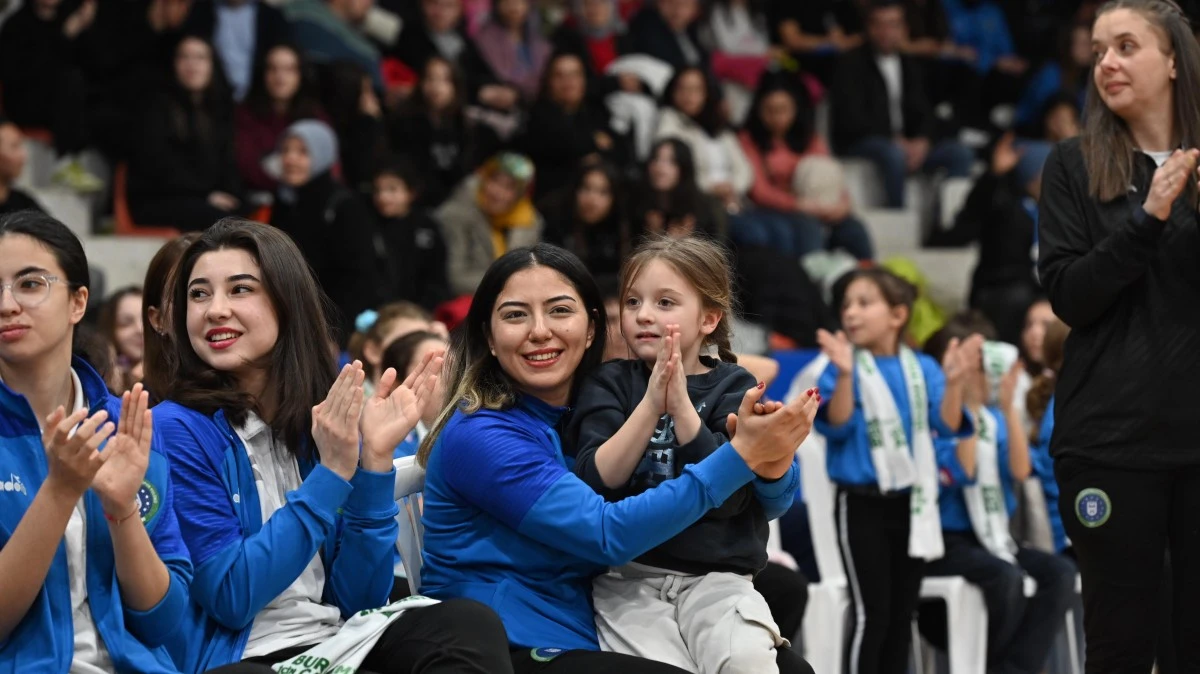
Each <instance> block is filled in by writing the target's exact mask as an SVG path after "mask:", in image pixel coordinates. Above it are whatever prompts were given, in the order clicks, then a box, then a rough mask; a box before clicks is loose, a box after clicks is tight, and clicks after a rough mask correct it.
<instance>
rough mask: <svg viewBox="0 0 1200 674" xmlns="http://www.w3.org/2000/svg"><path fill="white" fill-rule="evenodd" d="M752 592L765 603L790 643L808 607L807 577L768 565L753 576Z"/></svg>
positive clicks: (780, 567) (784, 567) (785, 568)
mask: <svg viewBox="0 0 1200 674" xmlns="http://www.w3.org/2000/svg"><path fill="white" fill-rule="evenodd" d="M754 589H755V590H758V593H759V594H761V595H762V596H763V599H766V600H767V606H769V607H770V608H771V617H772V618H774V619H775V623H776V624H777V625H779V631H780V633H782V634H783V636H784V638H785V639H789V640H794V639H795V638H796V635H797V633H798V632H799V631H800V625H801V624H802V623H803V622H804V609H805V608H806V607H807V606H808V578H805V577H804V574H803V573H802V572H800V571H792V570H791V569H789V568H787V567H786V566H781V565H779V564H772V563H770V562H768V563H767V568H765V569H763V570H762V571H759V572H758V575H757V576H755V577H754Z"/></svg>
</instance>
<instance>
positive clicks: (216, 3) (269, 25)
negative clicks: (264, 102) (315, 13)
mask: <svg viewBox="0 0 1200 674" xmlns="http://www.w3.org/2000/svg"><path fill="white" fill-rule="evenodd" d="M184 31H185V32H187V33H191V34H194V35H203V36H204V38H205V39H207V40H208V41H209V42H211V43H212V45H213V47H215V48H216V51H217V58H219V59H220V60H221V67H222V72H224V73H225V81H227V82H229V86H230V88H231V89H232V90H233V100H235V101H238V102H239V103H240V102H241V101H243V100H244V99H245V98H246V95H247V94H248V93H249V92H250V90H251V89H252V88H253V86H254V80H255V78H256V77H258V73H259V71H260V70H261V68H262V67H263V62H264V61H266V60H267V53H268V51H269V50H270V49H271V48H273V47H275V46H276V45H279V44H282V43H285V42H287V41H289V40H290V39H291V26H289V25H288V23H287V21H285V20H284V18H283V14H282V13H281V12H280V11H279V10H278V9H276V8H275V7H273V6H271V5H269V4H267V3H265V2H262V0H195V2H194V3H193V4H192V11H191V12H189V13H188V18H187V22H186V23H184Z"/></svg>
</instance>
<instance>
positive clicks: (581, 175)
mask: <svg viewBox="0 0 1200 674" xmlns="http://www.w3.org/2000/svg"><path fill="white" fill-rule="evenodd" d="M593 173H599V174H600V175H602V176H604V179H605V180H607V181H608V189H609V192H610V193H611V194H612V206H611V207H610V208H609V211H608V215H607V216H605V218H604V220H603V221H601V222H599V223H597V225H598V226H600V227H605V228H608V229H610V230H611V231H612V233H613V235H614V236H616V237H617V241H618V244H617V245H618V248H619V249H620V255H621V258H622V259H624V258H625V257H628V256H629V251H630V247H631V239H632V237H631V236H630V232H629V218H628V216H627V213H626V206H625V201H626V199H625V196H624V194H623V190H622V189H621V185H622V183H621V175H620V173H619V172H618V171H617V168H616V167H615V166H613V165H612V164H610V163H609V162H606V161H596V162H588V163H585V164H584V165H583V166H581V167H580V168H579V171H578V172H577V173H576V174H575V180H573V181H572V182H571V194H570V200H571V201H570V203H571V208H570V213H571V223H570V224H571V248H573V249H574V250H573V251H572V252H574V253H575V254H576V255H578V256H579V257H580V258H581V259H584V260H586V259H588V236H587V229H588V227H589V225H587V224H585V223H584V222H583V220H582V219H580V217H579V202H578V197H577V196H576V195H577V194H579V190H580V188H582V187H583V184H584V182H586V181H587V177H588V176H590V175H591V174H593ZM597 225H592V226H597Z"/></svg>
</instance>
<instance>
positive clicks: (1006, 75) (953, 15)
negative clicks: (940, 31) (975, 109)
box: [942, 0, 1029, 110]
mask: <svg viewBox="0 0 1200 674" xmlns="http://www.w3.org/2000/svg"><path fill="white" fill-rule="evenodd" d="M942 6H943V7H944V8H945V10H946V17H947V19H948V20H949V23H950V34H951V36H952V37H953V38H954V42H955V43H957V44H960V45H964V46H967V47H970V48H971V49H973V50H974V51H975V70H976V72H978V73H979V74H980V75H981V76H983V78H984V80H983V87H982V92H983V105H984V109H985V110H990V109H992V108H993V107H994V106H996V105H998V104H1001V103H1013V102H1015V101H1016V100H1017V98H1018V97H1019V96H1020V95H1021V83H1022V81H1023V80H1024V76H1025V73H1026V71H1027V70H1029V62H1028V61H1027V60H1025V59H1024V58H1022V57H1021V56H1020V55H1019V54H1017V50H1016V47H1015V45H1014V44H1013V39H1012V33H1011V31H1009V28H1008V19H1007V18H1006V17H1005V16H1004V10H1002V9H1001V8H1000V6H999V5H998V4H997V3H996V2H995V0H942Z"/></svg>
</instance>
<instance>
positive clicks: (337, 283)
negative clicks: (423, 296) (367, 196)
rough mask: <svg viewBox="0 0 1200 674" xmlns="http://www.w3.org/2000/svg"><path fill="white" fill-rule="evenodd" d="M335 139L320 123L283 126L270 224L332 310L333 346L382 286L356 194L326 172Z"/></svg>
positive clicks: (367, 219) (370, 228)
mask: <svg viewBox="0 0 1200 674" xmlns="http://www.w3.org/2000/svg"><path fill="white" fill-rule="evenodd" d="M336 159H337V138H335V137H334V135H333V130H332V129H330V128H329V125H327V124H325V123H324V122H321V121H317V120H314V119H306V120H301V121H299V122H296V123H295V124H292V125H291V126H290V127H288V129H287V131H285V132H284V134H283V138H282V140H281V141H280V143H279V154H278V156H277V157H272V158H271V161H272V162H273V163H274V162H278V180H279V189H278V190H277V191H276V193H275V204H274V206H272V208H271V224H272V225H274V226H276V227H278V228H279V229H282V230H283V231H285V232H287V233H288V235H289V236H291V237H292V240H293V241H295V242H296V246H297V247H298V248H299V249H300V252H302V253H304V257H305V259H306V260H308V264H309V265H310V266H311V267H312V270H313V273H314V275H315V276H316V279H317V282H318V283H319V284H320V286H321V289H322V290H323V291H324V292H325V294H326V295H328V296H329V299H330V300H331V301H332V302H333V305H334V307H336V315H335V316H331V317H330V318H331V325H333V326H334V327H335V328H336V329H337V332H336V337H337V340H338V344H341V345H345V344H346V341H347V340H348V339H349V338H350V334H351V333H352V332H353V329H352V328H353V325H354V317H355V316H357V315H358V314H359V313H360V312H362V311H363V310H364V309H370V308H371V307H374V306H376V305H378V304H379V299H380V294H381V290H382V288H383V286H382V284H381V283H380V280H379V275H378V272H377V268H376V265H375V254H376V252H375V227H374V223H373V222H372V221H371V214H370V212H369V211H368V210H367V207H366V206H365V205H364V204H363V203H362V201H361V200H360V198H359V197H358V195H356V194H354V193H352V192H351V191H350V190H348V189H346V187H344V186H342V185H341V184H340V183H338V181H337V179H336V178H334V176H333V174H332V173H331V169H332V168H333V164H334V161H336Z"/></svg>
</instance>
